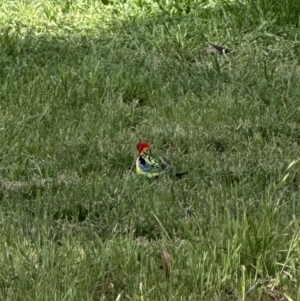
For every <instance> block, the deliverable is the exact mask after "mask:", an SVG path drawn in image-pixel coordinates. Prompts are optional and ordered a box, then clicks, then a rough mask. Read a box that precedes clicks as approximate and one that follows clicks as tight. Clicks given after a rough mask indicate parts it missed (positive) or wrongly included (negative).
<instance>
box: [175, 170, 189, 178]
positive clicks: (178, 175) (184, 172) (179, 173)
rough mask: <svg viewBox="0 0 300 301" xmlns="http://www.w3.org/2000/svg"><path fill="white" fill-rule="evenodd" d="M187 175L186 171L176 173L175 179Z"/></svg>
mask: <svg viewBox="0 0 300 301" xmlns="http://www.w3.org/2000/svg"><path fill="white" fill-rule="evenodd" d="M187 174H188V171H181V172H176V173H175V177H176V178H181V177H182V176H184V175H187Z"/></svg>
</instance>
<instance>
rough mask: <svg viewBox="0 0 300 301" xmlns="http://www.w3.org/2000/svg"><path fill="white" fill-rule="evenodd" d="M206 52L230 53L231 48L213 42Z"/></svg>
mask: <svg viewBox="0 0 300 301" xmlns="http://www.w3.org/2000/svg"><path fill="white" fill-rule="evenodd" d="M205 50H206V52H207V53H212V54H214V53H218V54H221V55H222V54H224V53H229V52H230V51H229V49H227V48H224V47H222V46H219V45H216V44H212V43H209V46H208V47H206V48H205Z"/></svg>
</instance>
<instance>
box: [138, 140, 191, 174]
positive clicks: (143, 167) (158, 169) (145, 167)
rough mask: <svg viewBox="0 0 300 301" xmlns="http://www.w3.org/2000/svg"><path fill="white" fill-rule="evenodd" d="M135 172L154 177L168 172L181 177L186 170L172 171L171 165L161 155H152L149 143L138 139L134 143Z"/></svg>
mask: <svg viewBox="0 0 300 301" xmlns="http://www.w3.org/2000/svg"><path fill="white" fill-rule="evenodd" d="M136 149H137V157H136V162H135V166H136V172H137V174H138V175H144V176H146V177H148V178H156V177H158V176H159V175H160V174H163V173H165V174H169V175H173V176H175V177H181V176H183V175H185V174H187V172H186V171H185V172H174V171H173V169H172V167H171V166H170V165H169V164H168V163H166V162H165V160H164V159H163V158H161V157H157V156H154V155H153V153H152V151H151V147H150V144H148V143H147V142H143V141H140V142H138V144H137V145H136Z"/></svg>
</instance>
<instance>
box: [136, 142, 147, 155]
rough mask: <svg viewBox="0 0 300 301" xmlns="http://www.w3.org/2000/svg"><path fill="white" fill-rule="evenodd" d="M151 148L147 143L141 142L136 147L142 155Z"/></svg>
mask: <svg viewBox="0 0 300 301" xmlns="http://www.w3.org/2000/svg"><path fill="white" fill-rule="evenodd" d="M149 148H150V145H149V144H148V143H147V142H139V143H138V144H137V145H136V149H137V152H138V154H140V153H142V152H143V151H144V150H145V149H149Z"/></svg>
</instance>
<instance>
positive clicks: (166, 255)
mask: <svg viewBox="0 0 300 301" xmlns="http://www.w3.org/2000/svg"><path fill="white" fill-rule="evenodd" d="M162 260H163V263H164V270H165V276H166V280H169V278H170V270H171V269H170V267H171V255H170V254H169V253H168V252H167V251H163V252H162Z"/></svg>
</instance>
